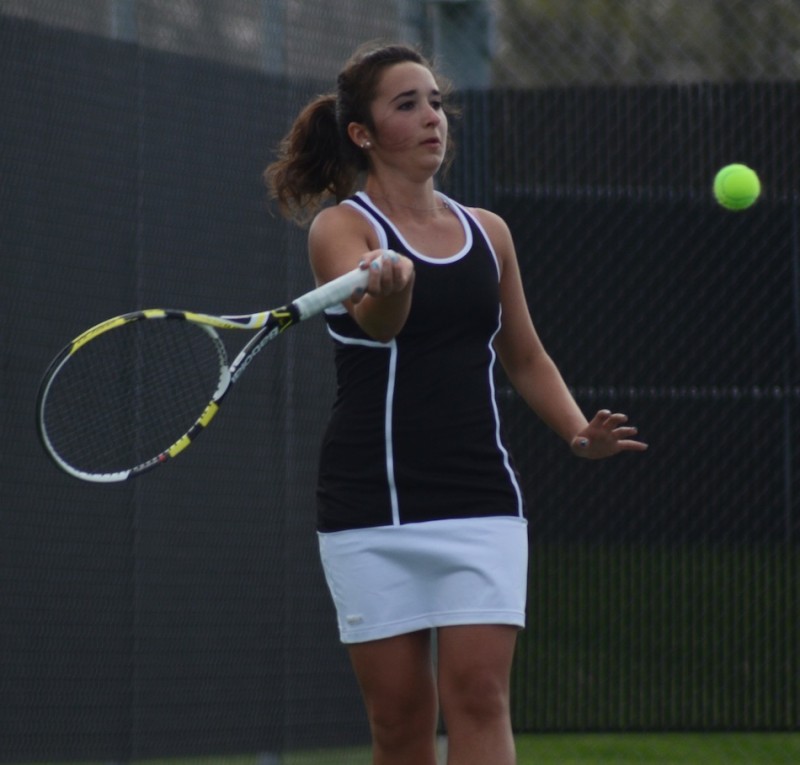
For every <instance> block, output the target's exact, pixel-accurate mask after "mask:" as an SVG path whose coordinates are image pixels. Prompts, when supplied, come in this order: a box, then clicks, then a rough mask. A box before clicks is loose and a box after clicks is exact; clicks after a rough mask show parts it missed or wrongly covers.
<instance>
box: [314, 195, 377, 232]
mask: <svg viewBox="0 0 800 765" xmlns="http://www.w3.org/2000/svg"><path fill="white" fill-rule="evenodd" d="M361 226H363V227H365V230H366V228H368V227H369V224H368V222H367V220H366V218H365V217H364V215H363V214H362V213H360V212H359V211H358V209H357V208H356V207H355V206H353V205H351V204H343V203H339V204H335V205H330V206H329V207H324V208H323V209H322V210H320V211H319V212H318V213H317V214H316V215H315V216H314V219H313V220H312V221H311V231H312V232H316V233H319V232H322V233H326V234H327V233H332V234H335V233H337V232H338V231H341V229H343V228H344V229H347V230H352V228H353V227H356V228H358V227H361Z"/></svg>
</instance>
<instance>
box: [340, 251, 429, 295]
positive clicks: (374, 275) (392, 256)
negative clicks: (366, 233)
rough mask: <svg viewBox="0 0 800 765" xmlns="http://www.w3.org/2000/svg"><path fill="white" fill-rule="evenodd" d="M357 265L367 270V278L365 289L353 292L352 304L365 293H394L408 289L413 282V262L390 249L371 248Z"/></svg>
mask: <svg viewBox="0 0 800 765" xmlns="http://www.w3.org/2000/svg"><path fill="white" fill-rule="evenodd" d="M358 265H359V268H362V269H364V270H365V271H368V272H369V280H368V282H367V286H366V288H365V289H363V290H362V289H359V290H356V292H354V293H353V296H352V298H351V299H352V302H353V303H354V304H358V303H360V302H361V300H362V299H363V298H364V296H365V295H372V296H373V297H388V296H389V295H396V294H397V293H400V292H403V291H404V290H407V289H409V288H410V287H411V285H412V284H413V282H414V262H413V261H412V260H411V259H410V258H407V257H406V256H405V255H400V254H399V253H397V252H394V251H392V250H372V251H370V252H368V253H367V254H366V255H365V256H364V258H363V259H362V261H361V262H360V263H359V264H358Z"/></svg>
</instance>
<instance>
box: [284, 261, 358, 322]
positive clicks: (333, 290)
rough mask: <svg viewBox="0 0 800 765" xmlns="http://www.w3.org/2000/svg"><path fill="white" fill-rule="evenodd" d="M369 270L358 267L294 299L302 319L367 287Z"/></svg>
mask: <svg viewBox="0 0 800 765" xmlns="http://www.w3.org/2000/svg"><path fill="white" fill-rule="evenodd" d="M368 279H369V272H368V271H367V270H366V269H363V268H356V269H354V270H353V271H348V272H347V273H346V274H343V275H342V276H340V277H338V278H336V279H333V281H330V282H327V283H326V284H323V285H322V286H321V287H317V289H315V290H311V292H307V293H306V294H305V295H301V296H300V297H299V298H297V299H295V300H293V301H292V303H293V305H294V307H295V308H296V309H297V313H298V315H299V317H300V321H302V320H303V319H308V318H310V317H311V316H315V315H316V314H318V313H321V312H322V311H324V310H325V309H326V308H330V307H331V306H332V305H336V304H337V303H341V302H342V301H343V300H347V298H349V297H350V296H351V295H352V294H353V292H355V291H356V290H357V289H358V288H359V287H361V288H362V289H363V288H366V286H367V280H368Z"/></svg>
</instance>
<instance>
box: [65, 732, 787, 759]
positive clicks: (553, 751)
mask: <svg viewBox="0 0 800 765" xmlns="http://www.w3.org/2000/svg"><path fill="white" fill-rule="evenodd" d="M517 755H518V765H633V764H634V763H635V765H798V763H800V733H796V734H793V733H731V734H727V733H726V734H718V733H655V734H638V733H636V734H634V733H625V734H569V735H562V734H541V735H524V736H518V737H517ZM370 762H371V760H370V755H369V750H368V749H367V748H364V747H359V748H354V749H332V750H318V751H308V752H292V753H287V754H285V755H284V756H283V758H282V760H281V765H370ZM257 763H258V760H257V758H255V757H253V756H241V757H234V756H230V757H203V758H194V759H172V760H145V761H141V762H139V763H136V764H135V765H257ZM74 765H78V764H77V763H75V764H74ZM82 765H87V764H86V763H84V764H82ZM98 765H100V764H98Z"/></svg>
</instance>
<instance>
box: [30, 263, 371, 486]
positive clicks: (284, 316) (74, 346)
mask: <svg viewBox="0 0 800 765" xmlns="http://www.w3.org/2000/svg"><path fill="white" fill-rule="evenodd" d="M368 276H369V275H368V272H367V271H366V270H365V269H364V268H357V269H354V270H353V271H349V272H348V273H346V274H344V275H342V276H340V277H338V278H337V279H334V280H332V281H330V282H327V283H326V284H323V285H322V286H321V287H317V288H316V289H314V290H311V291H310V292H307V293H305V294H304V295H301V296H300V297H298V298H296V299H295V300H293V301H292V302H291V303H288V304H287V305H285V306H281V307H280V308H274V309H271V310H267V311H259V312H257V313H252V314H241V315H221V316H217V315H213V314H206V313H197V312H194V311H183V310H178V309H171V308H148V309H144V310H141V311H133V312H131V313H127V314H121V315H119V316H114V317H112V318H110V319H106V320H105V321H102V322H100V323H99V324H96V325H94V326H93V327H89V328H88V329H87V330H85V331H84V332H82V333H81V334H80V335H78V336H77V337H76V338H74V339H73V340H72V341H71V342H69V343H68V344H67V345H66V346H64V348H62V349H61V351H60V352H59V353H58V354H57V355H56V356H55V357H54V359H53V360H52V361H51V362H50V365H49V366H48V368H47V370H46V371H45V373H44V376H43V378H42V382H41V384H40V386H39V390H38V393H37V397H36V428H37V432H38V434H39V439H40V441H41V443H42V445H43V447H44V449H45V451H46V453H47V454H48V456H49V457H50V458H51V459H52V460H53V462H55V464H56V465H57V466H58V467H59V468H61V469H62V470H63V471H64V472H65V473H67V474H68V475H71V476H72V477H73V478H78V479H80V480H82V481H89V482H92V483H117V482H121V481H126V480H129V479H130V478H134V477H136V476H138V475H141V474H142V473H145V472H147V471H149V470H152V469H153V468H155V467H157V466H158V465H162V464H164V463H165V462H167V461H169V460H170V459H172V458H174V457H176V456H177V455H178V454H180V453H181V452H183V451H184V450H185V449H186V448H187V447H188V446H189V445H190V444H191V443H192V442H193V441H194V440H195V439H196V438H197V436H198V435H199V434H200V433H202V432H203V431H204V430H205V429H206V427H207V426H208V424H209V423H210V422H211V421H212V420H213V419H214V417H215V416H216V415H217V413H218V412H219V408H220V406H221V404H222V401H223V399H224V398H225V396H226V395H227V394H228V391H229V390H230V389H231V387H232V386H233V385H234V383H236V382H237V381H238V380H239V378H240V377H241V376H242V374H244V372H245V371H246V370H247V368H248V367H249V365H250V363H251V362H252V361H253V359H254V358H255V357H256V356H257V355H258V354H259V353H260V352H261V351H262V350H263V348H264V347H265V346H266V345H267V343H269V342H270V341H272V340H274V339H275V338H276V337H277V336H278V335H280V334H282V333H283V332H285V331H286V330H287V329H288V328H289V327H291V326H293V325H295V324H297V323H299V322H301V321H304V320H305V319H308V318H311V317H312V316H315V315H317V314H318V313H321V312H322V311H324V310H325V309H327V308H330V307H331V306H333V305H336V304H337V303H341V302H342V301H344V300H346V299H347V298H349V297H351V296H352V294H353V293H354V291H355V290H356V289H359V288H360V289H365V288H366V285H367V280H368ZM154 320H155V321H159V320H167V321H176V320H178V321H189V322H192V323H193V324H195V325H197V326H199V327H200V328H202V329H203V330H204V331H205V332H206V333H207V334H208V335H209V337H210V338H211V339H212V341H213V342H214V344H215V345H216V350H217V352H218V354H219V356H220V379H219V382H218V385H217V389H216V391H215V392H214V394H213V395H212V396H211V398H210V400H209V401H208V403H207V404H206V405H205V407H204V408H203V410H202V412H201V413H200V415H199V416H198V417H197V419H196V420H195V421H194V422H193V423H192V424H191V426H190V427H189V428H188V429H187V431H186V432H185V433H184V434H183V435H182V436H180V437H179V438H178V439H177V440H176V441H174V442H173V443H172V444H170V445H169V446H167V448H165V449H164V450H163V451H162V452H160V453H158V454H156V455H155V456H153V457H151V458H148V459H147V460H145V461H144V462H142V463H141V464H139V465H136V466H133V467H131V468H128V469H124V470H117V471H111V472H104V473H92V472H89V471H87V470H83V469H80V468H78V467H75V466H74V465H71V464H70V463H69V462H68V461H67V460H65V459H64V458H63V457H62V456H61V455H60V454H59V453H58V450H57V449H56V447H55V444H53V442H52V440H51V438H50V436H49V435H48V433H47V427H46V424H45V416H44V413H45V408H46V406H47V402H48V394H49V392H50V389H51V387H52V385H53V382H54V381H55V379H56V378H57V376H58V373H59V372H60V371H61V369H62V368H63V367H64V366H65V365H66V364H67V363H68V362H69V360H70V359H71V358H72V357H73V356H74V355H75V354H76V353H78V352H79V351H80V350H81V349H82V348H83V347H84V346H86V345H87V344H88V343H90V342H91V341H92V340H95V339H96V338H97V337H99V336H101V335H103V334H104V333H106V332H110V331H113V330H115V329H118V328H120V327H122V326H124V325H126V324H130V323H131V322H135V321H154ZM217 329H229V330H258V331H257V332H256V334H255V335H254V336H253V337H252V338H251V339H250V340H249V342H248V343H247V344H246V345H245V346H244V347H243V348H242V350H241V351H240V352H239V353H238V354H237V356H236V357H235V358H234V360H233V362H232V363H230V364H228V363H227V362H228V356H227V353H226V351H225V346H224V344H223V342H222V340H221V338H220V336H219V334H218V333H217V331H216V330H217Z"/></svg>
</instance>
